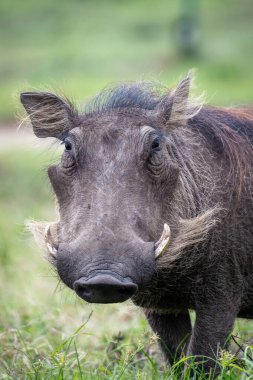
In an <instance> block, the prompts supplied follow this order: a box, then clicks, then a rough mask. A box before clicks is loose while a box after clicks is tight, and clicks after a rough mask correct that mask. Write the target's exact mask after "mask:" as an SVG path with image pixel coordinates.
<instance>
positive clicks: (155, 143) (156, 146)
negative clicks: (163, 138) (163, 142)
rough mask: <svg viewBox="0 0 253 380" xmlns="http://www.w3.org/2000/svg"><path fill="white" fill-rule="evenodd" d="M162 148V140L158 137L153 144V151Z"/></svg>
mask: <svg viewBox="0 0 253 380" xmlns="http://www.w3.org/2000/svg"><path fill="white" fill-rule="evenodd" d="M157 148H160V139H159V137H156V138H155V140H154V141H153V142H152V145H151V149H152V150H154V149H157Z"/></svg>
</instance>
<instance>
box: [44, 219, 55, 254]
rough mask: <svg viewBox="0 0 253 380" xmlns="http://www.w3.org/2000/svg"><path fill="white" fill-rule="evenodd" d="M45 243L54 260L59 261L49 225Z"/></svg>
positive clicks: (46, 230) (46, 229)
mask: <svg viewBox="0 0 253 380" xmlns="http://www.w3.org/2000/svg"><path fill="white" fill-rule="evenodd" d="M45 242H46V245H47V249H48V252H49V253H50V255H51V256H52V257H53V259H54V260H56V259H57V249H56V248H55V246H54V242H53V238H52V234H51V231H50V224H48V225H47V226H46V228H45Z"/></svg>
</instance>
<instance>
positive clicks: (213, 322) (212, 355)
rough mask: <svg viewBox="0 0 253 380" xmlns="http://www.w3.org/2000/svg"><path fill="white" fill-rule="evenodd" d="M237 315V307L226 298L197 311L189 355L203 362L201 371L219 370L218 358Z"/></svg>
mask: <svg viewBox="0 0 253 380" xmlns="http://www.w3.org/2000/svg"><path fill="white" fill-rule="evenodd" d="M236 315H237V307H236V306H235V305H231V304H229V305H228V304H227V303H226V301H224V300H223V302H221V303H217V302H214V303H213V304H212V305H205V306H203V308H200V309H198V310H197V311H196V322H195V326H194V328H193V331H192V336H191V339H190V342H189V345H188V349H187V355H188V356H194V357H195V356H197V358H195V362H199V363H201V364H199V368H200V369H201V371H203V370H204V371H205V373H209V372H210V371H211V372H213V373H218V372H219V364H218V362H217V358H218V357H219V354H220V349H222V348H225V347H226V346H227V343H228V338H229V334H230V333H231V331H232V329H233V325H234V321H235V318H236Z"/></svg>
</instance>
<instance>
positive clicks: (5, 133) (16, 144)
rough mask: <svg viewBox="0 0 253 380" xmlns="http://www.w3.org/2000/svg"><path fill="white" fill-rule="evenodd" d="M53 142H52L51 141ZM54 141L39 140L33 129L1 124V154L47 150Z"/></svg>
mask: <svg viewBox="0 0 253 380" xmlns="http://www.w3.org/2000/svg"><path fill="white" fill-rule="evenodd" d="M50 140H51V141H50ZM50 145H52V139H38V138H37V137H36V136H34V134H33V132H32V129H31V128H29V127H27V126H25V127H23V126H19V125H18V123H16V124H14V123H13V124H7V123H6V124H4V125H1V124H0V152H1V151H4V150H10V149H14V148H15V149H46V148H47V147H50Z"/></svg>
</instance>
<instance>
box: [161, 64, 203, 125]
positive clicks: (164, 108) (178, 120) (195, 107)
mask: <svg viewBox="0 0 253 380" xmlns="http://www.w3.org/2000/svg"><path fill="white" fill-rule="evenodd" d="M192 81H193V72H192V71H190V72H189V73H188V74H187V76H186V77H185V78H183V79H182V80H181V81H180V82H179V84H178V85H177V87H176V89H175V90H173V91H172V92H170V93H169V94H168V95H167V96H165V97H164V99H163V100H162V101H161V103H160V105H159V110H160V115H161V116H162V117H163V118H164V120H165V124H166V127H168V128H169V129H170V130H172V129H175V128H177V127H179V126H184V125H186V123H187V120H188V119H190V118H191V117H193V116H195V115H196V114H197V113H198V112H199V111H200V109H201V106H202V104H200V103H199V100H194V99H193V100H192V99H189V94H190V89H191V85H192Z"/></svg>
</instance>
